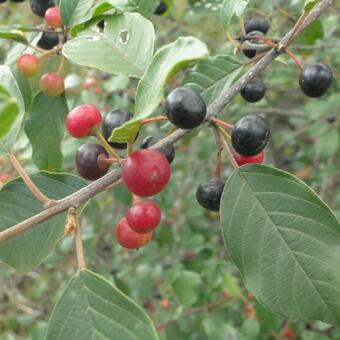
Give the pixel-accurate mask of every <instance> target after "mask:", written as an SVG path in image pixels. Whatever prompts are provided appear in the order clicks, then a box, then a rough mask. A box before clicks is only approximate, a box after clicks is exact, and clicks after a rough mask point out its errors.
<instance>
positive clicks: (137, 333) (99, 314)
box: [45, 270, 158, 340]
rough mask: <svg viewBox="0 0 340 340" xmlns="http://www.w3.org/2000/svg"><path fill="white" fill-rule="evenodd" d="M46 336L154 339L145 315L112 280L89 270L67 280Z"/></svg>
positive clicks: (83, 339) (54, 338)
mask: <svg viewBox="0 0 340 340" xmlns="http://www.w3.org/2000/svg"><path fill="white" fill-rule="evenodd" d="M45 339H48V340H57V339H73V340H90V339H122V340H123V339H124V340H136V339H139V340H157V339H158V335H157V333H156V330H155V327H154V325H153V324H152V321H151V320H150V318H149V317H148V315H147V314H146V313H145V312H144V311H143V309H142V308H141V307H139V306H138V305H137V304H135V303H134V302H133V301H132V300H131V299H130V298H129V297H127V296H126V295H124V294H123V293H122V292H120V291H119V290H118V289H117V288H116V287H115V286H114V285H113V284H112V283H111V282H109V281H107V280H106V279H105V278H103V277H101V276H99V275H97V274H95V273H93V272H91V271H89V270H85V271H81V272H79V273H77V274H76V275H74V276H73V278H72V279H71V280H70V282H69V283H68V285H67V286H66V289H65V290H64V293H63V295H62V297H61V298H60V300H59V302H58V303H57V305H56V306H55V308H54V310H53V312H52V315H51V318H50V321H49V325H48V328H47V333H46V338H45Z"/></svg>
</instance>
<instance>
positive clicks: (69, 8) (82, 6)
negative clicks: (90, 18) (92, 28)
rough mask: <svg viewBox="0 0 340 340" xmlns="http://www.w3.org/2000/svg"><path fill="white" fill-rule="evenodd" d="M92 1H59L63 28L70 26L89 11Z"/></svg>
mask: <svg viewBox="0 0 340 340" xmlns="http://www.w3.org/2000/svg"><path fill="white" fill-rule="evenodd" d="M92 4H93V0H61V1H60V12H61V19H62V21H63V24H64V25H65V26H72V25H74V24H76V23H78V22H79V21H80V19H81V18H82V17H83V16H84V15H85V14H86V13H87V12H88V11H89V10H90V9H91V7H92Z"/></svg>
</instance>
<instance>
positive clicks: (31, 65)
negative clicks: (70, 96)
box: [17, 0, 65, 97]
mask: <svg viewBox="0 0 340 340" xmlns="http://www.w3.org/2000/svg"><path fill="white" fill-rule="evenodd" d="M30 5H31V9H32V11H33V12H34V13H35V14H37V15H38V16H41V17H44V18H45V24H46V28H47V29H48V30H51V31H47V32H43V33H42V36H41V38H40V40H39V41H38V43H37V46H38V47H39V48H42V49H45V50H50V49H52V48H54V47H55V46H57V45H58V43H59V37H58V32H55V31H54V29H57V28H61V27H63V22H62V19H61V15H60V9H59V7H54V1H47V2H46V1H42V0H34V1H31V2H30ZM42 57H43V55H42V56H41V57H39V56H36V55H34V54H30V53H24V54H22V55H21V56H20V57H19V59H18V60H17V68H18V70H19V72H20V73H21V74H23V75H24V76H25V77H34V76H35V75H37V74H38V73H39V71H40V68H41V58H42ZM39 86H40V90H41V91H42V92H43V93H44V94H46V95H47V96H51V97H58V96H60V95H61V94H62V93H63V92H64V90H65V84H64V78H63V77H62V76H60V75H59V74H58V73H54V72H50V73H46V74H44V75H43V76H42V77H41V78H40V81H39Z"/></svg>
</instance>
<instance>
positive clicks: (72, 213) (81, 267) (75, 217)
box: [67, 207, 86, 271]
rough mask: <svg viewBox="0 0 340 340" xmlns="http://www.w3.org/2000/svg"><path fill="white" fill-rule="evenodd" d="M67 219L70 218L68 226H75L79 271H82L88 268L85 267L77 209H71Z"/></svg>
mask: <svg viewBox="0 0 340 340" xmlns="http://www.w3.org/2000/svg"><path fill="white" fill-rule="evenodd" d="M67 217H68V222H67V225H72V226H74V230H75V243H76V254H77V262H78V270H79V271H82V270H84V269H85V268H86V265H85V257H84V248H83V242H82V240H81V230H80V228H81V227H80V222H79V215H78V212H77V209H76V208H74V207H71V208H69V209H68V216H67Z"/></svg>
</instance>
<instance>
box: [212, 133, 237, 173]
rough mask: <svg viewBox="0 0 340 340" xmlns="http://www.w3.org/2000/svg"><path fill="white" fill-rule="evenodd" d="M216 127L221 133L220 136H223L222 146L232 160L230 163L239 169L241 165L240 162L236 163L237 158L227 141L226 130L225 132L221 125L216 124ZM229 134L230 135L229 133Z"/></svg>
mask: <svg viewBox="0 0 340 340" xmlns="http://www.w3.org/2000/svg"><path fill="white" fill-rule="evenodd" d="M215 128H216V129H217V131H218V133H219V135H220V137H221V144H222V147H223V149H224V150H225V151H226V153H227V156H228V158H229V160H230V163H231V164H232V166H233V167H234V169H235V170H238V169H239V166H238V164H237V163H236V160H235V158H234V156H233V153H232V151H231V149H230V147H229V145H228V143H227V142H226V140H225V137H226V136H225V134H226V132H225V131H224V130H223V129H222V128H221V127H220V126H215ZM228 136H229V135H228Z"/></svg>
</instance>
